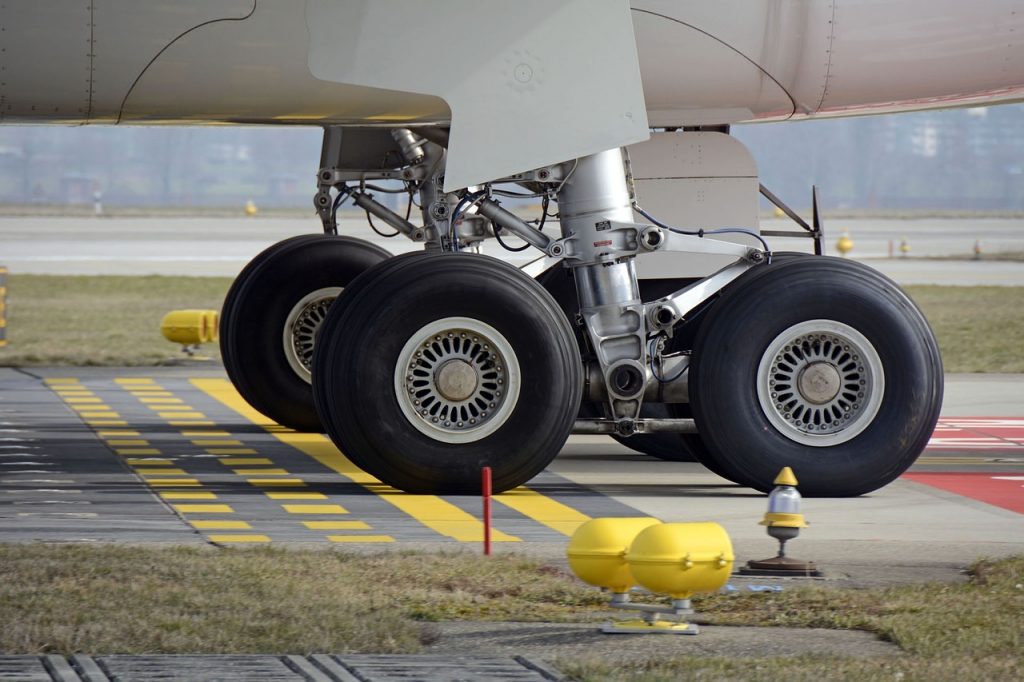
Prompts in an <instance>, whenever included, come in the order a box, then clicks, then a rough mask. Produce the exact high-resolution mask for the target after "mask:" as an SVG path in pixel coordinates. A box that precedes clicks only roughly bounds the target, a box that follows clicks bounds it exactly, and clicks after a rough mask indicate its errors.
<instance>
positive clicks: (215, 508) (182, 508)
mask: <svg viewBox="0 0 1024 682" xmlns="http://www.w3.org/2000/svg"><path fill="white" fill-rule="evenodd" d="M173 507H174V509H175V511H179V512H181V513H182V514H233V513H234V512H235V510H234V509H232V508H231V505H230V504H175V505H173Z"/></svg>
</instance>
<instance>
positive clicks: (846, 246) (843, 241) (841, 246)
mask: <svg viewBox="0 0 1024 682" xmlns="http://www.w3.org/2000/svg"><path fill="white" fill-rule="evenodd" d="M836 251H838V252H839V255H840V256H845V255H846V254H848V253H850V251H853V240H852V239H850V233H849V232H843V234H842V236H840V237H839V239H838V240H837V241H836Z"/></svg>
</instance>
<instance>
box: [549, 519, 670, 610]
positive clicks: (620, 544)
mask: <svg viewBox="0 0 1024 682" xmlns="http://www.w3.org/2000/svg"><path fill="white" fill-rule="evenodd" d="M660 523H661V521H659V520H658V519H653V518H650V517H647V516H645V517H638V518H622V519H591V520H590V521H587V522H586V523H584V524H583V525H582V526H580V527H579V528H577V529H576V532H575V533H573V535H572V537H571V538H570V539H569V548H568V550H567V552H566V553H567V554H568V556H569V567H570V568H571V569H572V572H573V573H575V574H576V576H577V577H578V578H579V579H580V580H582V581H583V582H585V583H589V584H590V585H594V586H595V587H603V588H604V589H606V590H608V591H610V592H612V593H615V594H624V593H626V592H629V589H630V588H631V587H633V585H635V584H636V580H634V579H633V574H632V573H630V571H629V565H628V564H627V563H626V552H627V551H628V550H629V543H631V542H632V541H633V538H635V537H636V536H637V534H638V533H640V531H642V530H643V529H645V528H647V527H649V526H653V525H657V524H660Z"/></svg>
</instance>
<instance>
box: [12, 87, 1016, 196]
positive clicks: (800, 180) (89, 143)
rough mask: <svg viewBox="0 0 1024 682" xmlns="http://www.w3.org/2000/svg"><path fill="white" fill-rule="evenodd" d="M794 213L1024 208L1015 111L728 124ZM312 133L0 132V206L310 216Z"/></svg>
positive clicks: (316, 141) (315, 144) (315, 150)
mask: <svg viewBox="0 0 1024 682" xmlns="http://www.w3.org/2000/svg"><path fill="white" fill-rule="evenodd" d="M733 133H734V134H735V135H736V137H738V138H739V139H741V140H742V141H743V142H745V143H746V144H747V145H748V146H749V147H750V149H751V151H752V152H753V153H754V156H755V158H756V159H757V161H758V164H759V167H760V171H761V178H762V182H764V183H765V184H766V185H768V186H769V187H770V188H771V189H772V190H773V191H774V192H775V193H776V194H778V195H780V196H781V197H782V198H783V199H785V200H786V201H787V202H789V203H790V204H791V205H793V206H795V207H805V206H807V205H808V203H809V198H810V186H811V184H817V185H818V186H819V187H820V188H821V190H822V197H823V206H824V208H826V209H828V210H833V211H836V210H839V211H844V210H848V211H866V212H894V211H917V210H928V211H1024V105H1008V106H1002V107H993V108H978V109H956V110H948V111H938V112H923V113H916V114H904V115H896V116H873V117H862V118H851V119H837V120H821V121H803V122H796V123H772V124H757V125H744V126H734V127H733ZM319 155H320V130H319V129H318V128H286V127H273V128H261V127H248V128H245V127H228V126H212V127H206V128H178V127H150V128H137V127H127V126H126V127H123V128H119V129H114V128H112V127H102V126H86V127H67V128H54V127H50V126H47V127H31V126H0V202H2V203H5V204H36V205H68V204H92V203H93V201H94V200H95V198H96V194H97V193H99V194H100V195H101V197H102V201H103V204H104V206H126V207H127V206H136V207H137V206H152V207H162V206H174V207H181V206H185V207H188V206H197V207H222V206H223V207H228V206H231V207H236V206H238V205H239V204H241V203H244V202H245V201H246V200H248V199H253V200H255V201H256V202H257V203H258V204H259V205H260V206H261V207H282V208H284V207H293V208H299V209H305V208H307V207H311V197H312V194H313V191H314V190H315V181H314V173H315V171H316V167H317V163H318V161H319Z"/></svg>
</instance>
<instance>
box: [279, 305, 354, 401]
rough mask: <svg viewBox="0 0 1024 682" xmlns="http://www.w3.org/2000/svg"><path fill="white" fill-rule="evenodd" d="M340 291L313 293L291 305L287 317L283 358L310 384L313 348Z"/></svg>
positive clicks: (311, 379)
mask: <svg viewBox="0 0 1024 682" xmlns="http://www.w3.org/2000/svg"><path fill="white" fill-rule="evenodd" d="M341 291H342V288H341V287H324V288H323V289H317V290H316V291H311V292H310V293H308V294H306V295H305V296H303V297H302V298H301V299H299V301H298V303H296V304H295V305H294V306H292V309H291V311H289V313H288V317H287V318H285V322H284V337H283V339H282V341H283V344H284V357H285V359H287V360H288V366H289V367H291V368H292V371H293V372H295V374H297V375H298V376H299V378H301V379H302V380H303V381H305V382H306V383H307V384H309V383H312V381H313V348H314V347H315V346H316V336H317V333H318V332H319V331H320V325H321V324H323V321H324V318H326V317H327V311H328V310H330V307H331V304H332V303H334V299H336V298H337V297H338V296H340V295H341Z"/></svg>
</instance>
